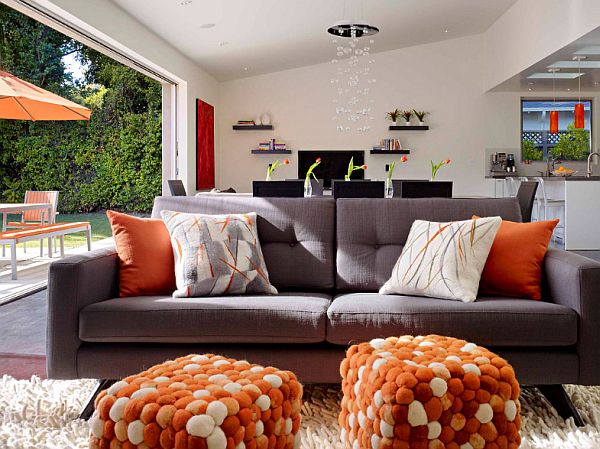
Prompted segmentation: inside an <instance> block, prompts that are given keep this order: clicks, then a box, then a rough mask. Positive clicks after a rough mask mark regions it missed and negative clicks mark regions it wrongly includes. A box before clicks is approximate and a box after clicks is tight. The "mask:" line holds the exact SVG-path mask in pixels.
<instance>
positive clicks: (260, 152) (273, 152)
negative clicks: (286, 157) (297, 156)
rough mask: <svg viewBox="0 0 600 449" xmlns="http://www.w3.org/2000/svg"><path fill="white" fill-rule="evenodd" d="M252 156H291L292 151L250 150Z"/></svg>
mask: <svg viewBox="0 0 600 449" xmlns="http://www.w3.org/2000/svg"><path fill="white" fill-rule="evenodd" d="M250 152H251V153H252V154H292V150H250Z"/></svg>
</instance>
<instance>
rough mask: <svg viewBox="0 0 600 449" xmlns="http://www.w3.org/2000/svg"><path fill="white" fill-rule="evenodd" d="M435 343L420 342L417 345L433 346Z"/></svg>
mask: <svg viewBox="0 0 600 449" xmlns="http://www.w3.org/2000/svg"><path fill="white" fill-rule="evenodd" d="M434 345H435V343H434V342H432V341H427V340H426V341H422V342H421V343H419V346H434Z"/></svg>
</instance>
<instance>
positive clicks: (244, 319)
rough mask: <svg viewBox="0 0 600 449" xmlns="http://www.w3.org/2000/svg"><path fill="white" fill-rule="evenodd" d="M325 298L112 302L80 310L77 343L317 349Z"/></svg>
mask: <svg viewBox="0 0 600 449" xmlns="http://www.w3.org/2000/svg"><path fill="white" fill-rule="evenodd" d="M330 301H331V297H330V296H329V295H325V294H310V293H284V294H280V295H262V296H257V295H254V296H252V295H244V296H213V297H208V298H172V297H160V296H141V297H134V298H115V299H109V300H107V301H102V302H98V303H95V304H91V305H89V306H87V307H85V308H84V309H83V310H82V311H81V312H80V314H79V338H80V339H81V340H83V341H88V342H136V343H150V342H154V343H272V342H274V341H276V342H278V343H319V342H322V341H324V340H325V327H326V319H327V307H328V306H329V304H330Z"/></svg>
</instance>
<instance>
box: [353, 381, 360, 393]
mask: <svg viewBox="0 0 600 449" xmlns="http://www.w3.org/2000/svg"><path fill="white" fill-rule="evenodd" d="M360 383H361V382H360V380H359V381H358V382H356V383H355V384H354V394H355V395H356V396H358V392H359V391H360Z"/></svg>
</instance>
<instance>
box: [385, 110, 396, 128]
mask: <svg viewBox="0 0 600 449" xmlns="http://www.w3.org/2000/svg"><path fill="white" fill-rule="evenodd" d="M399 116H400V110H399V109H397V108H396V109H394V110H393V111H391V112H388V113H387V114H385V118H387V119H388V120H391V121H392V126H396V125H397V124H398V122H397V120H398V117H399Z"/></svg>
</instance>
